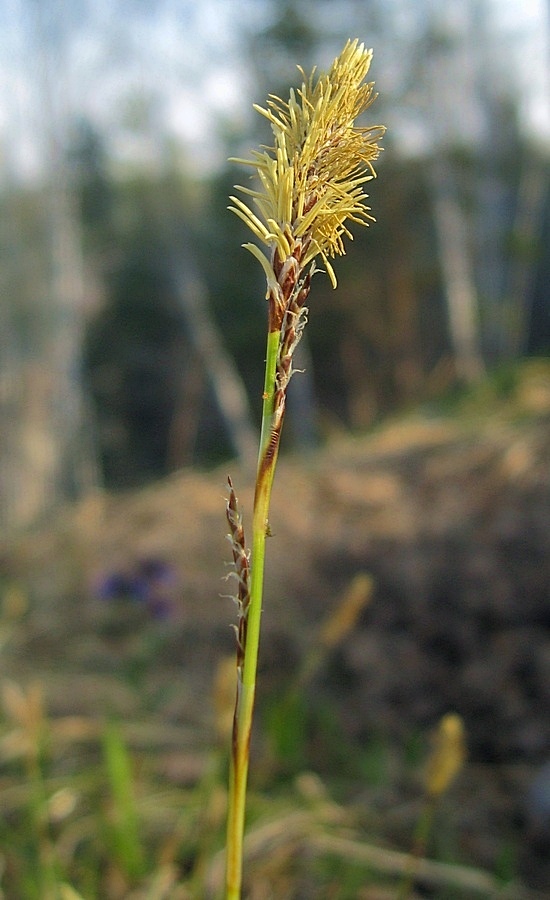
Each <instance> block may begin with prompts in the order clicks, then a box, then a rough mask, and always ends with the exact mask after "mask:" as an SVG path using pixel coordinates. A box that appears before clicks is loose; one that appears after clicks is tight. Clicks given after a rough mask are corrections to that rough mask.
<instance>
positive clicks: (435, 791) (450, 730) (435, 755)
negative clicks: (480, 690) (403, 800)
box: [426, 713, 466, 798]
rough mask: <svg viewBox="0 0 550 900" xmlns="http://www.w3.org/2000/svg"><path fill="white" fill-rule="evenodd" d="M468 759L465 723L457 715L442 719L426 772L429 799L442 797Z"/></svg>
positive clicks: (450, 714)
mask: <svg viewBox="0 0 550 900" xmlns="http://www.w3.org/2000/svg"><path fill="white" fill-rule="evenodd" d="M465 758H466V736H465V728H464V722H463V721H462V719H461V717H460V716H459V715H457V714H456V713H447V715H445V716H443V718H442V719H441V721H440V723H439V725H438V728H437V731H436V732H435V735H434V744H433V749H432V753H431V755H430V758H429V760H428V765H427V771H426V791H427V793H428V796H429V797H433V798H436V797H440V796H441V795H442V794H444V793H445V791H446V790H447V789H448V787H449V786H450V785H451V783H452V782H453V781H454V779H455V778H456V776H457V775H458V773H459V772H460V770H461V768H462V766H463V765H464V760H465Z"/></svg>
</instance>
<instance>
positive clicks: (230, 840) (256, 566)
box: [225, 331, 280, 900]
mask: <svg viewBox="0 0 550 900" xmlns="http://www.w3.org/2000/svg"><path fill="white" fill-rule="evenodd" d="M279 342H280V332H279V331H270V332H269V334H268V338H267V352H266V363H265V379H264V394H263V398H264V399H263V408H262V429H261V434H260V450H259V455H258V470H257V475H256V490H255V494H254V513H253V518H252V564H251V572H250V603H249V606H248V613H247V629H246V648H245V654H244V663H243V671H242V680H240V679H239V684H238V687H237V690H238V693H237V704H236V710H235V722H234V726H233V747H232V754H231V768H230V774H229V801H228V802H229V808H228V817H227V864H226V895H225V896H226V900H239V898H240V896H241V882H242V857H243V836H244V819H245V811H246V787H247V780H248V761H249V750H250V736H251V733H252V719H253V715H254V698H255V694H256V671H257V667H258V651H259V646H260V622H261V616H262V595H263V584H264V566H265V540H266V535H267V530H268V513H269V502H270V498H271V487H272V485H273V476H274V475H275V466H276V463H277V450H278V444H277V445H276V447H275V452H274V453H272V454H271V456H269V458H268V455H267V454H266V450H267V448H268V446H269V444H270V440H271V427H272V422H273V400H274V393H275V373H276V367H277V354H278V351H279Z"/></svg>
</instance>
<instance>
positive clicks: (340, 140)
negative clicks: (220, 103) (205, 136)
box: [230, 40, 385, 330]
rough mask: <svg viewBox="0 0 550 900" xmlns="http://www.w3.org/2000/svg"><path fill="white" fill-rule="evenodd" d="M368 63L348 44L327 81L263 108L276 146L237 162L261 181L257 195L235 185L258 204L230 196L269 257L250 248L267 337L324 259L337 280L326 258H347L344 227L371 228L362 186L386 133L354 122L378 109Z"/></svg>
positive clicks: (314, 81) (366, 54)
mask: <svg viewBox="0 0 550 900" xmlns="http://www.w3.org/2000/svg"><path fill="white" fill-rule="evenodd" d="M371 59H372V50H366V49H365V47H364V45H363V44H360V43H359V42H358V41H357V40H354V41H348V42H347V44H346V46H345V47H344V49H343V50H342V53H341V54H340V56H338V57H337V58H336V59H335V60H334V62H333V64H332V66H331V68H330V70H329V72H328V73H327V74H324V75H319V76H318V77H317V78H315V69H313V71H312V73H311V75H310V77H309V78H308V79H306V76H305V73H304V71H303V69H301V68H300V72H301V73H302V75H303V77H304V81H303V83H302V87H301V88H300V89H299V90H297V91H295V90H294V89H291V91H290V99H289V101H288V102H284V101H283V100H280V99H279V98H278V97H276V96H274V95H270V99H269V100H268V102H267V108H266V109H264V108H262V107H261V106H256V105H255V107H254V108H255V109H256V110H257V111H258V112H259V113H261V114H262V115H263V116H265V117H266V118H267V119H268V121H269V122H270V123H271V128H272V131H273V135H274V139H275V143H274V146H273V147H271V148H264V149H263V150H261V151H258V150H254V151H252V159H250V160H246V159H238V160H234V162H239V163H242V164H244V165H248V166H252V167H253V168H254V169H255V170H256V173H257V175H258V178H259V181H260V185H259V187H258V189H257V190H254V189H252V188H248V187H242V186H241V185H237V186H236V187H237V190H239V191H241V192H242V193H243V194H245V195H247V196H248V197H250V198H252V201H253V203H252V205H251V206H249V205H247V203H245V202H244V201H243V200H240V199H239V198H238V197H231V200H232V201H233V203H234V206H231V207H230V209H232V210H233V212H235V213H236V214H237V215H238V216H240V218H241V219H242V220H243V221H244V222H245V223H246V224H247V225H248V227H249V228H250V229H251V231H252V232H253V234H254V235H255V236H256V237H257V238H259V240H260V241H261V242H262V243H263V244H265V245H267V247H268V248H269V250H270V255H269V258H268V257H266V256H265V255H264V253H263V252H262V251H261V250H260V248H259V247H258V246H256V244H245V245H244V246H245V247H246V248H247V249H248V250H250V252H251V253H253V254H254V256H255V257H256V258H257V259H258V260H259V261H260V263H261V265H262V267H263V269H264V271H265V274H266V277H267V295H266V296H267V298H268V299H270V301H271V303H270V329H271V330H279V328H280V327H281V324H282V320H283V317H284V314H285V311H286V310H287V309H288V303H289V299H290V298H291V296H292V294H293V293H295V292H296V290H297V289H298V286H299V285H301V288H304V287H307V288H309V281H310V277H311V274H312V272H313V268H314V267H311V269H310V272H309V275H308V276H307V284H306V283H304V279H303V276H302V275H301V273H302V272H303V270H304V269H305V268H306V267H307V266H308V265H309V264H310V263H313V261H314V260H315V258H316V257H317V256H320V257H321V259H322V261H323V264H324V266H325V267H326V270H327V272H328V275H329V277H330V280H331V282H332V285H333V286H334V287H336V276H335V274H334V270H333V268H332V265H331V264H330V262H329V257H334V256H336V255H342V254H344V253H345V249H344V243H343V239H342V238H343V236H344V235H345V236H347V237H349V238H351V237H352V235H351V233H350V231H349V228H348V224H347V223H348V222H356V223H359V224H362V225H368V223H369V221H372V216H370V214H369V207H368V206H366V205H365V200H366V194H365V193H364V191H363V185H364V184H365V182H367V181H370V180H371V179H372V178H374V177H375V175H376V173H375V171H374V167H373V162H374V161H375V160H376V159H377V157H378V155H379V153H380V147H379V145H378V143H377V142H378V141H379V140H380V139H381V138H382V136H383V134H384V131H385V128H384V126H382V125H371V126H368V127H358V126H357V125H356V124H355V120H356V119H357V118H358V116H359V115H361V113H363V112H364V111H365V110H366V109H367V108H368V107H369V106H370V105H371V103H372V102H373V101H374V100H375V98H376V94H375V93H374V83H373V82H370V83H365V77H366V75H367V73H368V71H369V67H370V63H371Z"/></svg>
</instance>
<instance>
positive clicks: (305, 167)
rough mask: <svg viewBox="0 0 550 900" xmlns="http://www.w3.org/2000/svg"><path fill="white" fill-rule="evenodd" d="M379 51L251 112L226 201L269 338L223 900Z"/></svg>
mask: <svg viewBox="0 0 550 900" xmlns="http://www.w3.org/2000/svg"><path fill="white" fill-rule="evenodd" d="M371 59H372V51H371V50H366V49H365V47H364V45H363V44H360V43H359V42H358V41H357V40H355V41H348V42H347V44H346V46H345V47H344V49H343V50H342V53H341V54H340V56H338V57H337V58H336V59H335V60H334V62H333V64H332V66H331V68H330V70H329V71H328V73H326V74H320V75H317V74H316V70H315V69H314V70H313V71H312V73H311V75H310V76H309V78H307V77H306V75H305V73H304V72H303V70H302V69H300V72H301V74H302V76H303V82H302V86H301V88H299V89H297V90H291V91H290V98H289V100H288V101H283V100H280V99H279V98H278V97H276V96H274V95H270V97H269V100H268V101H267V105H266V108H265V109H264V108H263V107H260V106H256V107H255V109H256V110H257V111H258V112H259V113H260V114H261V115H263V116H265V118H266V119H267V120H268V121H269V123H270V124H271V129H272V132H273V137H274V144H273V146H272V147H271V148H263V149H262V150H255V151H252V154H251V157H252V158H251V159H248V160H247V159H238V160H233V162H238V163H242V164H243V165H245V166H251V167H252V169H253V170H254V172H255V174H256V176H257V179H258V182H259V183H258V184H257V186H256V187H242V186H240V185H238V186H237V190H238V191H240V192H241V193H242V194H243V195H244V197H245V199H244V200H243V199H240V198H239V197H231V200H232V203H233V205H232V206H230V207H229V208H230V209H231V210H232V211H233V212H234V213H236V214H237V215H238V216H239V218H241V219H242V220H243V221H244V222H245V223H246V225H247V226H248V227H249V228H250V230H251V231H252V234H253V235H254V237H255V238H257V239H258V240H259V241H260V242H261V243H262V244H264V245H265V246H266V248H267V254H266V253H264V252H263V250H262V249H260V247H258V246H257V244H255V243H247V244H245V245H244V246H245V247H246V248H247V249H248V250H250V252H251V253H252V254H253V255H254V256H255V257H256V259H258V261H259V262H260V263H261V265H262V268H263V270H264V273H265V276H266V281H267V290H266V299H267V300H268V337H267V351H266V366H265V379H264V391H263V407H262V428H261V435H260V449H259V456H258V469H257V473H256V488H255V493H254V509H253V516H252V549H251V553H250V556H249V555H248V551H247V550H246V547H245V544H244V535H243V532H242V525H241V518H240V514H239V513H238V510H237V505H236V498H235V494H234V491H233V485H232V484H231V481H230V482H229V489H230V496H229V500H228V504H227V517H228V521H229V525H230V528H231V535H230V540H231V544H232V548H233V563H234V572H233V574H234V576H235V577H236V579H237V584H238V589H237V597H236V600H237V604H238V607H239V624H238V627H237V629H236V630H237V699H236V704H235V715H234V720H233V739H232V753H231V769H230V776H229V801H228V804H229V805H228V816H227V854H226V855H227V861H226V894H225V897H226V900H238V898H240V896H241V881H242V847H243V843H242V842H243V831H244V815H245V803H246V784H247V777H248V750H249V746H250V736H251V730H252V718H253V710H254V697H255V691H256V670H257V661H258V648H259V637H260V619H261V611H262V593H263V573H264V561H265V542H266V536H267V535H268V534H269V533H270V531H269V520H268V512H269V504H270V497H271V487H272V484H273V477H274V473H275V466H276V463H277V456H278V452H279V443H280V437H281V430H282V426H283V420H284V414H285V406H286V390H287V387H288V383H289V381H290V378H291V376H292V372H293V368H292V359H293V355H294V352H295V350H296V347H297V346H298V343H299V342H300V339H301V337H302V334H303V330H304V328H305V325H306V323H307V315H308V310H307V307H306V302H307V299H308V296H309V291H310V287H311V279H312V276H313V274H314V272H315V270H316V260H317V258H319V257H320V259H321V261H322V264H323V266H324V267H325V269H326V271H327V272H328V275H329V277H330V280H331V282H332V285H333V287H336V276H335V274H334V270H333V268H332V265H331V263H330V259H332V258H333V257H335V256H340V255H342V254H344V253H345V249H344V237H348V238H350V239H351V237H352V235H351V232H350V226H351V224H352V223H356V224H360V225H368V224H369V222H370V221H373V219H372V216H371V215H370V210H369V207H368V206H366V204H365V200H366V194H365V193H364V190H363V187H364V185H365V183H366V182H367V181H370V180H371V179H372V178H374V177H375V171H374V167H373V163H374V161H375V160H376V159H377V158H378V155H379V153H380V147H379V145H378V141H379V140H380V139H381V138H382V136H383V134H384V131H385V129H384V126H382V125H371V126H367V127H360V126H358V125H356V119H357V118H358V116H359V115H361V113H363V112H364V111H365V110H366V109H367V108H368V107H369V106H370V105H371V103H372V102H373V100H374V99H375V97H376V94H375V93H374V85H373V83H372V82H366V81H365V78H366V76H367V73H368V71H369V67H370V63H371Z"/></svg>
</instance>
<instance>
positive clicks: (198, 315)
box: [171, 243, 258, 470]
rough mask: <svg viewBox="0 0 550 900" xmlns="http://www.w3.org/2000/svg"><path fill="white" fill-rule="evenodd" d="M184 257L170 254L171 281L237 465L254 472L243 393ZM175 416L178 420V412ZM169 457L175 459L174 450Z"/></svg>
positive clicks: (252, 434)
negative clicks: (237, 460)
mask: <svg viewBox="0 0 550 900" xmlns="http://www.w3.org/2000/svg"><path fill="white" fill-rule="evenodd" d="M181 246H182V247H183V246H184V244H183V243H182V244H181ZM183 253H184V251H183V250H182V249H181V248H180V249H178V252H177V253H176V252H174V253H173V256H172V277H173V280H174V285H175V288H176V293H177V296H178V298H179V300H180V303H181V307H182V310H183V313H184V315H185V321H186V326H187V328H188V331H189V336H190V338H191V341H192V343H193V345H194V347H195V349H196V352H197V355H198V357H199V359H200V361H201V363H202V366H203V368H204V371H205V373H206V375H207V377H208V379H209V381H210V384H211V387H212V390H213V392H214V396H215V397H216V401H217V405H218V410H219V412H220V414H221V416H222V419H223V422H224V424H225V427H226V429H227V434H228V436H229V439H230V442H231V445H232V447H233V449H234V451H235V453H236V455H237V456H238V458H239V460H240V462H241V463H242V464H243V465H244V466H246V467H247V468H250V469H252V470H253V467H254V465H255V462H256V456H257V452H258V436H257V432H256V430H255V429H254V428H253V426H252V424H251V415H250V408H249V404H248V397H247V394H246V390H245V388H244V385H243V383H242V380H241V378H240V376H239V374H238V372H237V370H236V368H235V365H234V362H233V360H232V359H231V357H230V356H229V354H228V352H227V350H226V348H225V344H224V341H223V338H222V336H221V335H220V333H219V330H218V328H217V325H216V323H215V321H214V319H213V317H212V315H211V313H210V308H209V303H208V295H207V290H206V286H205V284H204V282H203V280H202V279H201V278H200V276H199V275H198V273H197V272H196V269H195V265H194V263H193V261H192V260H191V258H190V257H189V255H188V254H185V255H182V254H183ZM175 415H176V416H179V417H181V409H180V410H176V414H175ZM171 453H172V457H174V454H175V453H176V449H175V448H174V446H172V450H171Z"/></svg>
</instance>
